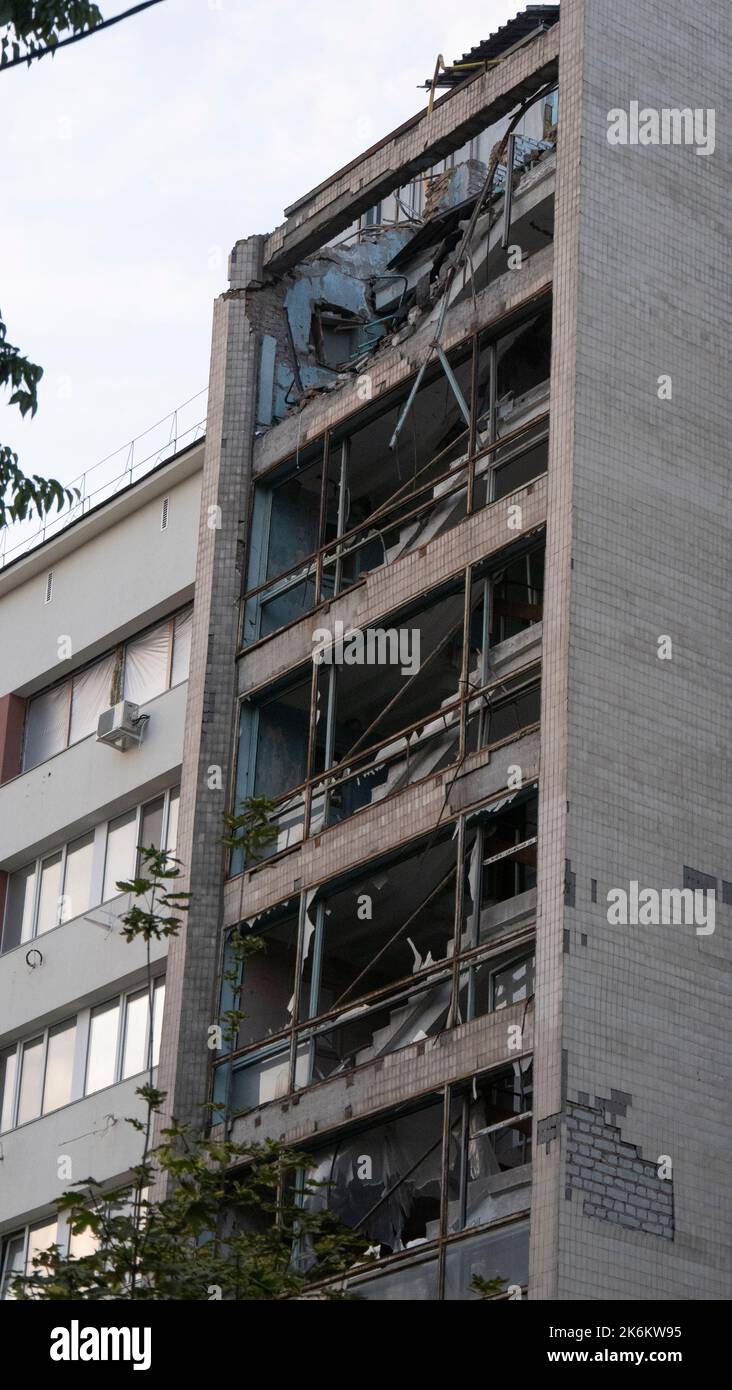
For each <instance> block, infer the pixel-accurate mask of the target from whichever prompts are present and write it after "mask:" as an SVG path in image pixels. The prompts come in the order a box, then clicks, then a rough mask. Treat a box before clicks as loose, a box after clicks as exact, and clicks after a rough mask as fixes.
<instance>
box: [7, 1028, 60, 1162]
mask: <svg viewBox="0 0 732 1390" xmlns="http://www.w3.org/2000/svg"><path fill="white" fill-rule="evenodd" d="M69 1026H73V1028H74V1051H73V1054H72V1063H71V1090H72V1095H71V1097H70V1098H69V1100H67V1101H65V1102H64V1104H63V1105H55V1106H53V1107H52V1108H51V1109H49V1110H44V1108H43V1107H44V1098H45V1091H46V1072H47V1066H48V1040H49V1037H50V1035H51V1034H52V1033H57V1032H61V1031H62V1030H63V1029H65V1028H68V1027H69ZM39 1039H40V1040H41V1042H42V1053H41V1068H40V1084H39V1109H38V1114H37V1115H31V1116H30V1117H29V1118H28V1119H27V1120H23V1121H19V1120H18V1112H19V1110H20V1092H21V1087H22V1081H23V1054H24V1051H25V1048H26V1047H28V1046H29V1045H30V1044H32V1043H36V1042H38V1040H39ZM78 1042H79V1013H78V1012H77V1013H75V1014H69V1015H68V1017H66V1018H63V1019H61V1020H60V1021H59V1022H58V1023H50V1024H47V1025H46V1027H45V1028H41V1029H38V1030H36V1029H34V1030H33V1032H32V1033H29V1034H28V1035H27V1036H24V1037H22V1038H18V1039H17V1040H16V1042H15V1044H13V1043H8V1044H7V1045H6V1046H5V1047H3V1048H2V1049H0V1051H2V1053H3V1055H10V1054H11V1053H12V1051H13V1047H14V1048H15V1069H14V1076H13V1098H12V1101H11V1105H10V1119H11V1123H10V1125H9V1126H8V1127H7V1128H6V1129H4V1130H3V1131H2V1132H3V1133H4V1134H9V1133H10V1132H11V1130H15V1129H23V1128H24V1127H25V1125H30V1124H34V1123H35V1121H36V1120H41V1119H43V1118H44V1116H45V1115H53V1114H55V1113H56V1111H58V1110H64V1109H65V1108H66V1106H67V1105H71V1104H72V1103H73V1100H74V1095H73V1090H74V1068H75V1058H76V1049H77V1046H78Z"/></svg>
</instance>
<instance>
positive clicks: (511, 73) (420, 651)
mask: <svg viewBox="0 0 732 1390" xmlns="http://www.w3.org/2000/svg"><path fill="white" fill-rule="evenodd" d="M707 11H708V13H706V12H705V16H704V17H700V16H699V15H698V14H696V15H695V16H694V15H690V13H689V9H688V6H684V5H682V3H681V0H668V3H667V4H666V5H665V6H664V7H663V13H662V14H661V13H660V12H659V8H658V6H657V5H655V4H653V3H651V0H633V4H632V5H631V3H630V0H615V3H614V4H613V5H612V6H610V7H609V6H608V5H607V4H606V3H604V0H562V4H561V15H560V6H559V5H558V4H557V5H551V4H540V5H528V6H526V7H525V8H524V9H523V10H522V11H521V13H520V14H518V15H516V17H515V18H514V19H513V20H511V21H510V22H509V23H507V24H505V25H504V26H503V27H502V28H500V29H499V30H498V31H497V32H496V33H495V34H493V35H491V36H490V37H489V38H487V39H486V40H483V41H481V42H478V43H477V44H476V45H475V47H473V48H472V49H471V50H470V51H469V52H468V53H465V54H464V55H462V57H460V58H458V59H457V60H456V61H455V62H454V63H452V64H450V63H445V62H444V60H443V59H442V58H440V59H439V60H438V61H437V63H436V64H435V69H434V72H433V73H431V74H427V75H426V77H425V98H424V100H425V105H423V107H422V109H421V110H420V111H419V112H418V114H417V115H415V116H414V117H413V118H412V119H410V120H409V121H407V122H405V123H404V124H403V125H402V126H401V127H400V128H399V129H398V130H396V131H393V132H391V133H390V134H386V135H385V136H384V137H383V139H381V140H380V141H379V142H378V143H377V144H375V145H374V146H372V147H371V148H370V149H368V150H366V151H364V152H363V153H362V154H360V155H359V156H358V157H357V158H355V159H353V160H352V161H351V162H350V163H349V164H348V165H347V166H345V167H344V168H342V169H340V170H338V171H337V172H336V173H334V174H333V175H332V176H331V177H330V178H328V179H326V180H325V181H324V182H323V183H322V184H320V185H319V186H318V187H316V188H314V189H312V190H311V191H310V192H308V193H306V194H305V195H304V196H302V197H300V198H299V199H298V201H297V202H294V203H293V204H292V205H291V206H290V207H288V208H287V209H286V210H285V220H284V221H283V223H282V225H281V226H278V227H277V228H275V229H274V230H273V231H272V232H270V233H269V234H263V235H255V236H251V237H249V238H247V239H246V240H242V241H238V242H237V244H236V245H235V247H234V248H233V250H232V253H231V258H230V265H229V285H228V288H227V289H226V290H225V292H224V293H223V294H222V295H221V297H220V298H219V299H218V300H217V301H216V304H215V306H214V319H213V337H212V350H211V368H210V389H209V408H208V420H207V427H206V438H205V453H204V465H203V478H202V495H201V525H200V529H199V533H198V550H197V559H196V566H195V605H194V608H193V613H192V619H191V622H192V638H191V648H190V669H189V672H188V686H187V690H188V693H187V708H186V724H185V738H184V740H183V751H182V754H181V755H180V757H181V771H180V810H179V815H178V824H177V841H176V843H177V854H178V857H179V858H180V860H181V861H182V863H183V864H184V866H185V869H186V875H187V884H186V885H185V886H187V887H188V888H189V890H190V893H191V907H190V911H189V913H188V920H187V922H186V924H185V927H184V929H183V930H182V931H181V933H180V935H179V936H178V937H176V938H175V939H172V940H171V942H170V943H169V948H168V953H167V966H166V993H165V1013H164V1020H163V1025H162V1038H161V1044H160V1063H159V1068H158V1084H159V1086H160V1087H161V1088H162V1089H163V1090H164V1091H166V1092H167V1094H168V1104H167V1109H168V1111H169V1112H170V1113H172V1114H175V1115H176V1117H178V1119H180V1120H188V1121H190V1122H193V1123H198V1122H199V1121H200V1116H201V1114H202V1109H203V1107H204V1106H206V1105H207V1104H208V1105H210V1106H212V1109H211V1111H210V1114H211V1115H212V1117H213V1118H212V1121H211V1123H212V1132H213V1133H214V1134H216V1135H220V1136H227V1137H231V1138H233V1139H235V1140H241V1141H243V1142H249V1141H258V1140H261V1141H265V1140H267V1139H274V1140H278V1141H284V1142H285V1143H286V1144H288V1145H291V1146H292V1147H293V1148H294V1149H296V1150H297V1149H301V1150H302V1151H303V1153H305V1154H307V1155H309V1162H310V1164H311V1167H310V1168H308V1169H307V1175H309V1176H310V1177H311V1178H314V1179H315V1180H316V1182H317V1183H318V1184H319V1185H318V1186H316V1187H315V1188H313V1189H309V1190H308V1189H306V1188H305V1186H304V1188H303V1196H302V1201H303V1203H304V1204H305V1205H308V1204H310V1205H311V1206H312V1205H316V1206H321V1207H322V1206H325V1207H328V1208H329V1209H330V1210H331V1211H332V1212H333V1213H334V1214H335V1215H336V1216H337V1217H338V1218H339V1220H340V1221H341V1222H342V1223H344V1224H345V1225H346V1226H347V1227H349V1228H351V1229H352V1230H353V1231H354V1232H355V1233H357V1234H358V1235H359V1236H361V1237H363V1239H364V1240H365V1241H366V1242H367V1244H368V1255H367V1257H365V1258H364V1260H363V1262H359V1263H356V1264H354V1266H353V1269H352V1270H351V1271H350V1272H349V1274H348V1275H347V1277H346V1279H345V1286H346V1288H347V1290H348V1292H349V1293H350V1294H353V1295H355V1296H357V1297H359V1298H363V1299H374V1300H390V1299H396V1300H409V1299H426V1300H431V1301H439V1300H467V1299H471V1298H475V1297H477V1296H478V1292H477V1288H476V1284H475V1279H476V1276H478V1277H479V1279H482V1280H485V1281H488V1282H489V1283H490V1284H491V1287H492V1288H493V1290H494V1296H495V1297H496V1298H497V1299H499V1300H500V1299H518V1298H530V1299H593V1300H594V1299H601V1298H611V1299H620V1298H632V1299H637V1300H643V1299H647V1298H662V1299H663V1298H666V1299H671V1298H682V1299H691V1298H719V1299H722V1298H728V1297H729V1296H730V1295H731V1294H732V1255H731V1254H730V1250H731V1249H732V1239H731V1238H732V1231H730V1224H731V1218H730V1210H731V1207H730V1201H729V1199H730V1178H729V1161H728V1154H729V1147H730V1141H731V1140H732V1134H730V1121H729V1117H728V1114H727V1107H726V1094H727V1090H728V1085H729V1069H730V1054H731V1052H732V1044H731V1041H730V1031H729V1026H728V1022H727V1020H728V1018H729V1015H730V1003H731V1002H732V1000H731V992H732V986H731V984H730V981H731V980H732V975H731V974H730V961H731V960H732V954H731V951H732V948H731V947H730V938H729V932H730V926H731V925H732V918H731V917H730V911H731V910H732V909H731V905H732V851H731V850H730V845H729V835H728V827H729V825H730V823H731V817H730V810H731V809H732V808H731V807H730V792H729V785H730V782H729V775H728V773H729V758H728V754H727V750H726V746H725V744H724V742H723V736H722V729H723V727H724V726H723V722H722V708H723V694H722V692H723V691H724V690H725V689H726V681H727V668H728V664H729V661H728V657H729V652H728V639H727V636H726V632H725V630H724V629H723V628H722V627H721V624H722V621H723V613H722V610H723V606H724V605H723V601H722V598H721V597H720V595H721V593H722V591H725V592H726V589H728V587H729V585H728V582H727V581H728V580H729V578H730V565H729V556H730V554H732V546H731V545H730V541H731V539H732V537H731V535H730V531H731V530H732V508H730V484H729V477H730V471H729V460H728V456H727V455H728V448H727V427H726V390H725V389H723V387H722V383H721V366H720V364H721V363H723V362H724V361H725V360H726V357H725V352H724V348H723V335H724V334H725V333H726V331H727V330H726V320H727V318H728V316H729V311H730V310H731V309H732V303H731V302H730V301H731V300H732V294H731V292H730V287H729V277H728V274H727V272H726V269H725V267H726V260H727V257H726V252H727V244H726V243H727V232H726V224H725V210H726V204H727V200H728V192H727V189H728V181H727V179H726V175H725V173H724V165H723V163H722V162H721V160H722V156H721V155H720V154H718V156H717V159H714V158H707V159H699V158H696V156H695V154H694V151H693V150H690V149H684V148H681V149H669V148H666V149H662V148H660V147H659V148H655V147H646V148H643V149H642V150H641V149H639V148H635V149H633V148H620V149H619V148H612V147H611V146H610V145H609V144H608V141H607V139H606V114H607V112H608V111H610V110H612V109H613V108H616V107H618V106H622V105H623V103H624V102H625V101H626V99H630V97H631V96H633V97H635V96H636V95H637V94H638V93H639V92H641V91H643V90H644V84H646V88H645V90H647V93H648V95H647V97H646V98H645V99H647V100H649V101H655V100H656V99H658V101H659V102H660V101H661V100H662V99H663V98H664V97H666V96H668V95H669V93H670V94H672V95H673V99H674V100H675V101H676V100H681V99H682V98H683V100H684V101H688V104H689V105H690V106H696V105H708V104H709V105H714V104H715V102H717V103H718V104H721V103H723V102H724V101H725V100H727V98H728V96H729V88H730V77H729V73H728V65H727V64H726V63H725V61H724V53H723V51H722V48H721V47H720V46H719V44H718V43H717V41H716V36H715V17H716V20H718V25H717V27H718V28H719V27H720V26H721V25H722V23H723V9H722V0H714V3H712V4H711V5H709V6H708V7H707ZM649 52H653V53H654V54H655V55H656V56H657V59H658V63H657V69H656V70H655V71H654V72H649V66H648V53H649ZM609 55H612V63H610V62H609ZM659 74H661V75H660V76H659ZM700 74H703V80H701V79H700V76H699V75H700ZM654 93H655V95H653V94H654ZM678 93H681V94H682V96H681V97H679V96H678V95H677V94H678ZM264 114H265V118H266V117H267V114H269V118H271V119H273V120H276V112H274V111H273V112H271V113H264ZM727 157H728V151H727ZM692 208H694V209H696V212H695V214H694V217H692V215H691V211H690V209H692ZM702 212H703V224H704V247H705V249H704V253H703V257H704V267H705V269H704V275H705V277H706V278H705V280H704V285H703V286H702V285H701V283H700V275H699V270H698V265H696V264H694V265H692V264H691V261H690V257H689V246H688V243H689V238H690V237H693V236H695V235H696V234H697V232H698V231H699V227H700V226H701V221H700V219H701V216H702ZM695 219H696V220H695ZM699 235H701V233H699ZM691 260H693V258H691ZM664 373H668V374H670V376H671V377H672V378H673V393H672V397H666V398H663V397H662V396H661V395H660V394H659V391H658V382H659V379H660V378H661V375H662V374H664ZM330 634H332V641H331V638H330ZM353 634H359V635H365V634H370V635H371V637H372V641H371V645H369V644H368V643H367V642H366V641H365V640H364V644H363V645H362V646H361V647H360V648H358V650H360V651H361V652H363V651H365V652H366V653H371V657H370V658H369V657H367V658H366V659H363V658H362V657H359V656H358V651H357V650H356V647H354V651H356V656H355V657H354V659H353V660H352V661H351V660H347V659H346V657H345V655H344V643H343V641H342V638H343V636H344V635H346V636H349V635H351V636H352V635H353ZM402 639H403V640H402ZM661 641H663V642H671V644H672V649H673V659H672V660H668V661H666V660H664V659H662V657H661V649H660V647H659V643H660V642H661ZM339 642H340V646H339V645H338V644H339ZM316 648H317V650H318V651H319V653H320V657H321V658H322V657H325V659H318V658H317V657H316V656H315V652H316ZM664 650H665V648H664ZM374 654H375V655H374ZM153 727H154V725H153V724H151V728H153ZM131 756H132V755H130V754H125V757H126V758H129V757H131ZM172 775H173V774H171V776H172ZM1 794H2V793H1V792H0V795H1ZM250 798H263V799H264V803H261V804H266V805H267V806H268V807H269V810H268V813H267V814H268V821H269V824H270V826H271V839H270V841H269V843H267V845H266V846H264V847H263V848H261V849H260V850H259V851H258V852H257V853H256V854H255V855H253V856H252V857H251V858H246V857H245V855H244V854H243V852H242V851H241V849H238V848H231V847H227V846H226V845H225V843H224V834H223V830H222V827H223V817H224V815H225V813H227V812H232V811H235V810H236V808H237V807H240V806H241V805H242V804H244V805H246V804H247V803H248V802H249V799H250ZM634 880H639V881H641V882H643V883H649V884H654V885H655V886H656V887H658V888H659V889H660V888H661V887H663V886H664V885H665V886H667V887H669V888H674V887H678V888H681V887H700V886H703V887H705V888H709V889H712V888H713V889H714V891H715V894H716V902H717V907H718V911H717V925H716V931H715V932H714V933H713V934H708V935H697V934H695V932H694V930H693V928H688V927H681V926H675V925H664V924H661V923H659V924H658V925H656V926H648V927H643V928H640V927H637V926H635V927H633V926H631V927H627V926H626V927H623V926H618V925H615V924H610V922H609V920H608V916H607V902H608V896H607V895H608V893H609V892H610V891H611V890H612V889H613V888H616V889H617V888H622V887H623V885H625V886H626V887H627V885H628V884H629V883H630V882H632V881H634ZM249 937H256V938H258V939H260V940H261V941H262V942H263V949H262V950H259V951H258V952H257V953H256V954H251V955H246V953H245V960H244V964H241V955H242V952H241V950H240V946H241V942H242V941H245V940H246V939H247V938H249ZM237 961H238V962H239V964H236V962H237ZM1 964H2V962H1V961H0V967H1ZM237 1000H238V1001H239V1002H238V1007H240V1008H241V1009H242V1011H243V1014H244V1018H243V1020H242V1021H241V1023H240V1024H239V1025H238V1028H237V1030H236V1034H235V1036H233V1037H232V1036H226V1037H225V1040H224V1041H222V1043H221V1045H220V1046H219V1048H218V1050H212V1048H211V1047H210V1046H209V1038H210V1036H211V1028H212V1024H216V1023H217V1022H218V1021H220V1020H221V1018H222V1017H223V1016H224V1014H225V1013H226V1011H227V1009H229V1008H230V1007H231V1006H232V1004H233V1003H235V1002H236V1001H237ZM303 1176H305V1169H303ZM295 1258H296V1259H297V1260H298V1261H300V1262H301V1264H302V1267H303V1268H307V1269H309V1270H311V1271H312V1273H313V1277H315V1278H317V1269H312V1266H313V1256H312V1252H311V1251H309V1250H308V1248H307V1242H306V1241H303V1242H302V1246H301V1248H299V1249H298V1250H297V1251H296V1252H295ZM316 1288H317V1283H316Z"/></svg>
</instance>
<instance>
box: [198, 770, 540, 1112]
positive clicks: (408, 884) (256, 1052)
mask: <svg viewBox="0 0 732 1390" xmlns="http://www.w3.org/2000/svg"><path fill="white" fill-rule="evenodd" d="M535 846H536V790H535V788H533V789H528V788H527V789H526V791H523V792H514V793H511V794H510V795H508V796H506V797H503V798H500V799H498V800H497V801H496V802H495V803H493V804H492V805H489V806H487V807H486V809H485V810H484V811H483V812H481V813H480V816H479V817H478V818H475V817H474V818H472V820H469V819H468V820H466V818H464V817H459V818H458V819H457V820H453V821H448V822H446V823H445V824H443V825H441V826H439V827H438V828H437V830H436V831H435V833H434V834H432V835H431V836H429V837H427V838H425V839H422V840H420V841H417V842H413V843H412V844H410V845H405V846H403V847H402V848H400V849H394V850H393V851H392V852H391V853H390V854H389V855H386V856H382V857H381V858H380V859H378V860H376V861H373V862H372V863H371V864H370V865H369V866H367V867H364V868H362V869H359V870H355V871H352V872H351V873H350V874H348V875H347V876H345V877H344V878H341V879H336V880H332V881H328V882H326V883H324V884H323V885H321V886H320V887H318V888H316V889H309V890H307V891H303V893H302V894H301V895H300V896H299V900H293V899H288V900H287V901H286V902H284V903H283V904H282V906H281V907H280V908H273V909H271V910H270V911H269V912H268V913H267V914H266V915H265V917H264V918H262V917H260V918H258V919H256V920H254V921H252V922H251V923H244V924H242V926H241V927H240V928H238V929H236V930H235V932H234V933H233V935H232V936H231V937H230V938H229V940H230V943H231V944H230V947H229V948H227V949H228V950H229V951H230V953H231V958H232V959H235V958H236V951H235V945H236V941H237V939H238V938H243V939H245V938H246V937H247V936H250V935H252V934H254V935H255V936H256V937H257V938H258V940H259V941H261V942H262V950H261V951H259V952H257V954H256V955H254V956H252V957H251V958H248V959H245V961H244V963H243V965H242V966H241V969H240V972H239V984H240V988H241V994H240V998H241V1000H242V1004H241V1008H242V1010H243V1011H244V1013H245V1014H246V1017H245V1019H244V1021H243V1022H242V1023H241V1025H240V1026H239V1028H238V1032H237V1036H236V1037H235V1038H233V1039H231V1038H230V1039H228V1040H227V1042H226V1044H225V1045H224V1047H223V1048H222V1060H221V1061H220V1062H219V1063H218V1065H217V1080H216V1086H215V1096H216V1100H217V1102H218V1103H219V1104H221V1106H222V1107H223V1108H224V1109H225V1110H226V1112H227V1113H231V1114H234V1113H241V1112H242V1111H246V1110H248V1109H252V1108H256V1107H257V1106H259V1105H262V1104H265V1103H266V1102H267V1101H269V1100H273V1099H277V1098H282V1097H284V1096H286V1095H288V1094H289V1093H290V1092H291V1091H293V1090H297V1089H299V1088H301V1087H303V1086H308V1085H311V1084H313V1083H314V1082H318V1081H323V1080H325V1079H326V1078H328V1077H332V1076H334V1075H336V1074H338V1073H341V1072H344V1071H349V1070H351V1069H353V1068H355V1067H359V1066H364V1065H366V1064H367V1063H370V1062H374V1061H376V1060H378V1059H379V1058H380V1057H383V1056H385V1055H387V1054H388V1053H390V1052H394V1051H398V1050H399V1049H400V1048H402V1047H409V1046H412V1045H413V1044H415V1043H418V1042H423V1041H425V1040H427V1039H428V1038H432V1037H436V1036H437V1035H438V1034H439V1033H441V1032H442V1031H444V1030H445V1029H446V1028H451V1027H454V1026H456V1025H459V1024H465V1023H470V1022H471V1021H473V1020H474V1019H477V1018H480V1017H483V1016H485V1015H486V1014H491V1013H495V1012H496V1011H498V1010H501V1009H505V1008H514V1007H515V1006H518V1005H521V1004H523V1005H524V1007H528V1004H529V1003H530V1001H531V999H532V997H533V990H534V948H533V937H532V923H533V914H532V907H533V905H534V902H535V899H533V898H531V896H530V895H531V886H532V885H533V884H534V883H535V869H534V864H535ZM527 885H528V886H527ZM227 959H228V957H227ZM228 974H229V972H228V971H227V970H226V961H225V970H224V976H223V979H224V985H223V987H222V996H221V1007H222V1012H223V1010H225V1009H226V1008H227V1007H230V1000H231V988H232V987H231V984H230V983H229V982H228Z"/></svg>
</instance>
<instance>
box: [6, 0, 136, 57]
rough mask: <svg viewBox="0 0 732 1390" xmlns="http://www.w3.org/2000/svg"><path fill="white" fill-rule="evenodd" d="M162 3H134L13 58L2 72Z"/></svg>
mask: <svg viewBox="0 0 732 1390" xmlns="http://www.w3.org/2000/svg"><path fill="white" fill-rule="evenodd" d="M161 3H162V0H143V3H142V4H140V5H133V7H132V9H131V10H125V11H124V12H123V13H122V14H118V15H115V16H114V17H113V18H112V19H102V20H101V21H100V22H99V24H95V25H94V28H93V29H85V30H84V31H83V33H80V34H72V35H71V36H70V38H68V39H59V41H58V43H53V44H48V45H47V46H46V47H45V48H39V49H36V50H35V52H33V53H25V54H24V55H23V56H22V57H19V58H11V60H10V62H9V63H2V64H1V65H0V72H7V71H8V69H9V68H16V67H18V65H19V64H20V63H32V62H33V60H34V59H35V58H45V56H46V54H47V53H55V52H56V51H57V49H59V48H65V47H66V45H67V44H69V43H78V42H79V40H80V39H90V38H91V36H92V34H99V33H101V31H102V29H109V28H110V26H111V25H112V24H119V23H120V20H123V19H129V17H130V15H133V14H139V13H140V11H141V10H149V9H150V6H151V5H159V4H161Z"/></svg>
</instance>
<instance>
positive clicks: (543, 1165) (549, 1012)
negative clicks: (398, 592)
mask: <svg viewBox="0 0 732 1390" xmlns="http://www.w3.org/2000/svg"><path fill="white" fill-rule="evenodd" d="M583 27H584V0H563V3H562V18H561V26H560V41H559V128H558V148H557V174H556V225H555V238H554V304H553V323H552V366H551V405H550V436H549V468H548V495H547V539H546V577H545V593H544V640H543V653H542V700H541V777H540V782H539V847H538V875H537V882H538V910H537V926H536V1004H535V1008H536V1015H535V1023H534V1028H535V1060H534V1141H533V1180H532V1195H531V1252H530V1264H529V1297H530V1298H532V1299H552V1298H556V1296H557V1294H556V1288H557V1279H558V1242H559V1203H560V1200H561V1198H562V1196H563V1194H562V1191H561V1181H562V1144H563V1130H562V1123H561V1111H562V1107H563V1102H564V1096H563V1082H562V1024H563V993H564V979H563V971H564V956H563V944H564V880H565V857H566V856H565V848H566V819H567V738H568V733H567V719H568V700H567V692H568V682H569V600H570V582H571V560H572V479H573V461H574V432H575V396H576V324H577V312H578V283H579V235H580V218H579V200H578V197H577V187H578V179H579V161H580V132H581V109H580V107H581V100H582V36H583Z"/></svg>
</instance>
